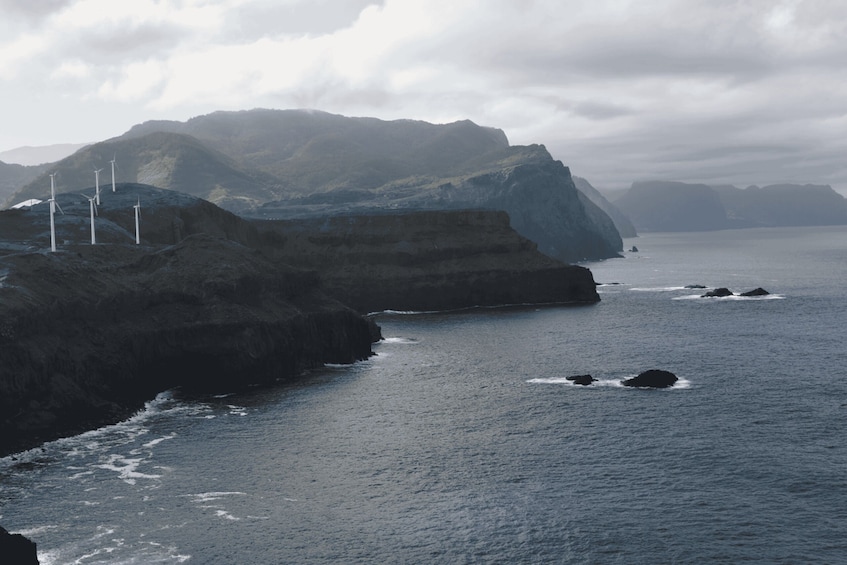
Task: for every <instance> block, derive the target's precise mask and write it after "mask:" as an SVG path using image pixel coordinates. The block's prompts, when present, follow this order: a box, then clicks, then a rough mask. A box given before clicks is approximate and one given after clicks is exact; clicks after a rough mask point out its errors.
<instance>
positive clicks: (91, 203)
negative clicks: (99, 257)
mask: <svg viewBox="0 0 847 565" xmlns="http://www.w3.org/2000/svg"><path fill="white" fill-rule="evenodd" d="M80 196H82V197H83V198H86V199H87V200H88V208H89V210H90V211H91V245H94V244H96V243H97V237H96V236H95V235H94V215H95V214H97V203H96V202H95V200H97V195H94V196H86V195H84V194H80Z"/></svg>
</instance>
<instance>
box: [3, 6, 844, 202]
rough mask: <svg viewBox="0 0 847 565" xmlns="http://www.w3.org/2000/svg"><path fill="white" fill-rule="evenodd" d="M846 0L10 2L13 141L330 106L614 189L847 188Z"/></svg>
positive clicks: (6, 26)
mask: <svg viewBox="0 0 847 565" xmlns="http://www.w3.org/2000/svg"><path fill="white" fill-rule="evenodd" d="M845 37H847V3H845V2H843V1H841V0H805V1H804V0H748V1H730V0H678V1H672V0H666V1H662V0H651V1H650V2H639V1H627V0H590V1H588V0H586V1H568V0H565V1H562V0H384V1H382V2H379V1H368V0H217V1H212V0H123V1H121V2H115V1H113V0H46V1H45V0H42V1H39V2H32V1H30V0H0V92H2V99H0V124H2V125H0V150H5V149H12V148H15V147H18V146H22V145H47V144H52V143H65V142H85V141H98V140H102V139H106V138H109V137H113V136H115V135H119V134H121V133H123V132H124V131H126V130H127V129H129V128H130V127H131V126H132V125H133V124H135V123H139V122H142V121H145V120H149V119H178V120H185V119H188V118H190V117H192V116H196V115H199V114H205V113H208V112H212V111H215V110H237V109H249V108H255V107H264V108H315V109H320V110H325V111H329V112H333V113H339V114H344V115H348V116H374V117H378V118H382V119H397V118H413V119H421V120H426V121H432V122H448V121H453V120H459V119H470V120H473V121H474V122H476V123H478V124H480V125H486V126H493V127H498V128H501V129H503V130H504V131H505V132H506V134H507V135H508V137H509V139H510V141H511V142H512V143H513V144H528V143H543V144H544V145H546V146H547V148H548V149H549V150H550V152H551V153H552V154H553V156H554V157H555V158H556V159H560V160H561V161H563V162H564V163H565V164H566V165H568V166H570V167H571V170H572V171H573V172H574V174H578V175H580V176H584V177H586V178H587V179H589V181H591V182H592V183H593V184H594V185H595V186H597V187H598V188H601V189H619V188H625V187H628V186H629V185H630V184H631V183H632V182H633V181H635V180H644V179H672V180H681V181H690V182H710V183H734V184H736V185H740V186H746V185H747V184H750V183H757V184H769V183H776V182H802V183H806V182H809V183H818V184H831V185H833V187H834V188H836V189H838V190H841V191H845V190H847V165H845V160H847V140H846V139H845V132H847V41H845V39H844V38H845Z"/></svg>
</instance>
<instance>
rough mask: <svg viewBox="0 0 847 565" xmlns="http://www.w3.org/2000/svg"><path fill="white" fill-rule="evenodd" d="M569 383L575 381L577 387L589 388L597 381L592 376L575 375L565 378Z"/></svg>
mask: <svg viewBox="0 0 847 565" xmlns="http://www.w3.org/2000/svg"><path fill="white" fill-rule="evenodd" d="M565 378H566V379H567V380H569V381H573V384H575V385H582V386H588V385H590V384H591V383H593V382H594V381H596V380H597V379H595V378H594V377H592V376H591V375H573V376H570V377H565Z"/></svg>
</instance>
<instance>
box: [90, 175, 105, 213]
mask: <svg viewBox="0 0 847 565" xmlns="http://www.w3.org/2000/svg"><path fill="white" fill-rule="evenodd" d="M102 170H103V169H94V191H95V194H94V199H95V200H97V205H98V206H100V171H102ZM86 198H88V197H87V196H86Z"/></svg>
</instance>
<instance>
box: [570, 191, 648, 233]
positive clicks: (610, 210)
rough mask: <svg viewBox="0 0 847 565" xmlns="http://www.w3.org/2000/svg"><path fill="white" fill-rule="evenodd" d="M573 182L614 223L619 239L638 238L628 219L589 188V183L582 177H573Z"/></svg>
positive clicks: (598, 193) (599, 194)
mask: <svg viewBox="0 0 847 565" xmlns="http://www.w3.org/2000/svg"><path fill="white" fill-rule="evenodd" d="M573 182H574V186H576V188H577V190H579V191H580V192H581V193H582V194H584V195H585V196H586V198H588V199H589V200H591V201H592V202H593V203H594V204H596V205H597V206H598V207H599V208H600V209H601V210H603V211H604V212H605V213H606V214H607V215H608V216H609V218H611V220H612V222H614V224H615V228H617V230H618V233H619V234H620V236H621V237H637V236H638V233H637V232H636V231H635V226H633V225H632V222H630V221H629V218H627V217H626V214H624V213H623V212H621V211H620V210H619V209H618V207H617V206H615V205H614V204H612V203H611V202H609V201H608V200H607V199H606V197H605V196H603V195H602V194H601V193H600V191H599V190H597V189H596V188H594V187H593V186H591V183H590V182H588V181H587V180H585V179H584V178H582V177H577V176H574V177H573Z"/></svg>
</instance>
